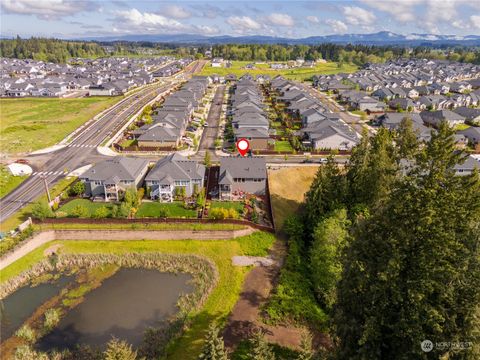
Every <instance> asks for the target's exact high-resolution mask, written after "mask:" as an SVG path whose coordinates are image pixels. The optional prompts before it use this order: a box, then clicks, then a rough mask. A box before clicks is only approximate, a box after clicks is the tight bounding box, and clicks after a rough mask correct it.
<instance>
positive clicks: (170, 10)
mask: <svg viewBox="0 0 480 360" xmlns="http://www.w3.org/2000/svg"><path fill="white" fill-rule="evenodd" d="M162 12H163V13H164V14H165V15H166V16H169V17H171V18H174V19H188V18H189V17H191V16H192V14H191V13H190V12H189V11H188V10H187V9H185V8H183V7H181V6H178V5H169V6H167V7H165V8H164V9H163V11H162Z"/></svg>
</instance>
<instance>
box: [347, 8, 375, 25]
mask: <svg viewBox="0 0 480 360" xmlns="http://www.w3.org/2000/svg"><path fill="white" fill-rule="evenodd" d="M343 14H344V15H345V19H346V21H347V23H348V24H350V25H359V26H370V25H372V24H373V23H374V21H375V20H376V16H375V15H374V14H373V13H372V12H370V11H368V10H365V9H363V8H361V7H358V6H344V7H343Z"/></svg>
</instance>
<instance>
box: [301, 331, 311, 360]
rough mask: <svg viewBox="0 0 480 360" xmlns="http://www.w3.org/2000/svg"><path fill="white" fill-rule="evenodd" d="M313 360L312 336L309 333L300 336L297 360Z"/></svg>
mask: <svg viewBox="0 0 480 360" xmlns="http://www.w3.org/2000/svg"><path fill="white" fill-rule="evenodd" d="M312 359H313V350H312V334H310V333H309V332H307V333H304V334H303V335H302V341H301V342H300V354H299V355H298V357H297V360H312Z"/></svg>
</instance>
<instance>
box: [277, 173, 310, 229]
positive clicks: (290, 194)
mask: <svg viewBox="0 0 480 360" xmlns="http://www.w3.org/2000/svg"><path fill="white" fill-rule="evenodd" d="M317 170H318V166H299V167H286V168H282V169H279V170H272V169H271V170H269V171H268V183H269V185H270V199H271V202H272V209H273V217H274V219H275V227H276V228H277V229H281V228H282V225H283V223H284V221H285V220H286V219H287V218H288V216H290V215H292V214H294V213H295V212H296V211H297V210H298V208H299V206H300V204H301V203H302V202H303V200H304V194H305V193H306V192H307V191H308V189H309V188H310V185H311V184H312V181H313V179H314V177H315V174H316V172H317Z"/></svg>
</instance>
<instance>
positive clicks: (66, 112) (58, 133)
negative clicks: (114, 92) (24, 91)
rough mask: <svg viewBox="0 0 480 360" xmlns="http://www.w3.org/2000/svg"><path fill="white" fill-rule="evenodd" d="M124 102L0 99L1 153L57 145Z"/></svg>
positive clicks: (109, 98)
mask: <svg viewBox="0 0 480 360" xmlns="http://www.w3.org/2000/svg"><path fill="white" fill-rule="evenodd" d="M120 99H122V97H89V98H78V99H56V98H55V99H40V98H38V99H37V98H23V99H0V109H1V111H0V142H1V144H2V145H1V152H3V153H22V152H30V151H34V150H38V149H42V148H45V147H48V146H51V145H54V144H56V143H58V142H59V141H61V140H62V139H64V138H65V136H67V135H68V134H70V133H71V132H72V131H74V130H75V129H76V128H77V127H79V126H80V125H82V124H83V123H85V122H86V121H87V120H89V119H91V118H92V117H94V116H95V115H97V114H98V113H100V112H101V111H103V110H105V109H107V108H108V107H110V106H112V105H113V104H115V103H116V102H117V101H119V100H120Z"/></svg>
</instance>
